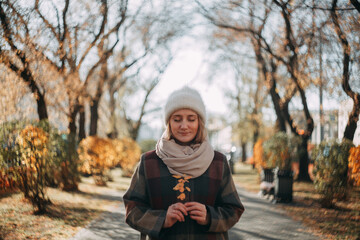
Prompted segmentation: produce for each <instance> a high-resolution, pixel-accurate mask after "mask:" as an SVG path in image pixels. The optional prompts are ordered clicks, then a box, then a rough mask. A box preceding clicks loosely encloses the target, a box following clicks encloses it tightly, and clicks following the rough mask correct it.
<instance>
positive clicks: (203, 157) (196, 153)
mask: <svg viewBox="0 0 360 240" xmlns="http://www.w3.org/2000/svg"><path fill="white" fill-rule="evenodd" d="M156 154H157V155H158V156H159V157H160V158H161V159H162V160H163V162H164V163H165V164H166V166H167V167H168V169H169V171H170V173H171V174H176V175H180V176H185V175H187V176H191V177H192V178H196V177H199V176H200V175H202V174H203V173H204V172H205V171H206V170H207V169H208V167H209V166H210V164H211V162H212V160H213V158H214V149H213V148H212V146H211V145H210V144H209V142H208V141H207V140H205V141H204V142H202V143H198V144H191V145H187V146H183V145H179V144H177V143H176V142H175V141H174V140H173V139H171V140H167V139H165V138H163V137H161V138H160V139H159V141H158V142H157V144H156Z"/></svg>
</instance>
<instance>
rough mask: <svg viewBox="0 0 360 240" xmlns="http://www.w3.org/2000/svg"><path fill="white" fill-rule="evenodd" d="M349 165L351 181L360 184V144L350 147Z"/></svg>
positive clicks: (355, 184) (356, 184)
mask: <svg viewBox="0 0 360 240" xmlns="http://www.w3.org/2000/svg"><path fill="white" fill-rule="evenodd" d="M348 167H349V179H350V181H351V182H352V183H353V185H354V186H360V145H359V146H357V147H352V148H351V149H350V155H349V166H348Z"/></svg>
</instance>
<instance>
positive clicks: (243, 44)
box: [0, 0, 360, 190]
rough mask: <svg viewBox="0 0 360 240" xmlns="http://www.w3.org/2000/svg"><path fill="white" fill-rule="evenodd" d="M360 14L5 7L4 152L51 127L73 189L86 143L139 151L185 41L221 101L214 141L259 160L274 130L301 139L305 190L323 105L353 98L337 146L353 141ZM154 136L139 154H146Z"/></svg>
mask: <svg viewBox="0 0 360 240" xmlns="http://www.w3.org/2000/svg"><path fill="white" fill-rule="evenodd" d="M359 14H360V13H359V1H357V0H352V1H345V0H341V1H340V0H332V1H313V0H307V1H297V0H287V1H285V0H261V1H256V3H255V2H254V1H250V0H239V1H234V0H226V1H214V0H197V1H187V0H185V1H172V0H171V1H145V0H138V1H127V0H90V1H70V0H65V1H57V0H42V1H40V0H32V1H26V2H25V1H20V0H3V1H1V2H0V36H1V37H0V73H1V74H0V96H1V101H0V109H1V114H0V122H1V123H2V124H3V126H5V125H6V127H3V128H2V131H3V132H2V137H1V139H2V143H3V144H2V145H3V146H6V147H3V148H6V149H12V150H14V149H15V148H16V147H15V145H16V144H15V145H14V143H13V142H12V141H10V140H9V139H8V137H7V136H13V137H12V138H14V139H16V137H17V134H18V133H16V132H17V130H14V129H18V132H21V130H22V127H25V126H26V124H25V123H23V124H20V125H21V126H22V127H19V126H18V127H16V128H15V127H11V126H12V124H19V123H16V122H17V121H22V120H47V121H44V122H45V125H46V124H48V126H44V129H45V131H46V129H56V131H55V130H52V131H53V132H52V134H54V136H55V135H56V136H57V137H56V138H54V139H58V141H59V142H61V144H58V145H59V146H63V149H65V150H64V151H65V152H66V155H65V156H63V158H64V159H62V160H61V161H60V160H59V162H61V163H59V164H60V165H59V174H60V175H61V174H62V175H63V178H64V179H66V177H65V176H68V175H67V174H69V173H71V172H73V175H74V177H73V178H72V180H71V181H70V182H68V183H66V182H62V181H61V180H58V182H60V183H59V184H60V185H61V184H62V186H63V188H64V189H69V190H70V189H76V188H77V185H76V176H77V171H76V170H75V169H74V165H71V164H75V163H76V162H77V160H78V156H77V154H78V152H77V150H78V145H79V143H80V142H81V141H82V140H83V139H85V140H84V141H83V142H82V144H81V149H88V148H89V146H90V145H91V144H92V143H94V142H100V143H101V144H103V145H104V146H105V145H106V146H108V147H109V146H111V148H116V146H117V145H116V144H115V143H114V142H112V141H116V140H117V139H122V140H123V139H127V138H131V139H132V140H134V141H136V140H137V141H138V142H139V143H140V140H141V139H140V137H139V135H141V134H140V132H141V128H142V127H143V126H144V125H146V124H147V123H151V122H153V121H155V119H154V118H151V116H152V115H151V114H154V113H156V114H157V115H161V113H160V111H159V110H160V109H161V106H162V104H161V106H160V104H159V102H158V101H161V98H159V97H160V96H158V95H156V94H155V93H154V92H156V90H157V87H158V86H159V85H160V84H161V83H162V82H163V81H164V75H166V72H167V70H168V68H169V66H171V64H172V63H173V62H174V60H175V59H176V57H177V54H178V53H179V52H181V51H182V50H183V49H184V47H185V46H183V45H186V44H187V42H186V41H184V38H192V39H195V40H194V41H195V42H197V44H198V45H196V46H195V48H196V47H199V48H200V47H202V48H205V49H206V50H207V54H208V55H207V56H208V57H206V59H205V64H206V66H207V68H206V70H207V71H206V72H207V73H206V74H203V75H201V74H202V73H201V71H200V70H199V75H198V76H197V77H198V78H204V79H205V81H204V82H203V85H216V86H217V88H218V89H219V90H220V91H222V92H223V95H224V98H225V101H226V104H227V109H228V110H227V111H226V114H222V116H218V115H216V114H215V116H214V115H211V114H210V118H209V129H210V136H215V135H216V134H214V132H215V131H217V129H222V128H224V127H228V126H230V129H231V130H230V131H231V133H230V134H231V137H230V141H231V142H230V143H231V144H234V145H237V146H239V148H240V149H241V151H240V152H241V156H240V157H239V158H241V159H242V161H245V160H246V159H247V158H249V157H250V156H252V155H256V154H255V153H254V152H253V151H255V150H254V148H253V147H254V146H257V147H259V146H260V145H261V144H260V145H259V144H258V145H256V143H257V142H258V141H261V142H263V141H266V139H269V138H270V137H271V136H273V135H274V134H275V133H277V132H283V133H284V132H286V133H287V134H288V135H292V136H295V137H298V139H301V141H299V143H298V146H296V149H298V151H297V154H298V156H297V157H296V159H299V160H298V161H299V174H298V179H299V180H309V179H310V176H309V171H308V165H309V163H310V162H311V161H314V159H310V150H311V147H312V146H311V145H309V142H310V140H311V137H312V136H313V135H314V126H315V125H316V124H317V123H316V121H317V120H314V119H315V117H314V116H315V115H319V122H320V126H321V131H320V135H321V137H320V140H323V139H325V137H324V129H323V123H324V107H323V99H325V98H327V99H331V100H333V102H337V103H340V102H342V101H344V100H349V99H351V102H352V103H353V104H352V105H351V111H350V115H349V116H348V118H347V125H346V127H345V130H344V133H343V134H342V135H341V136H342V137H341V138H343V139H347V140H350V141H353V139H354V133H355V131H356V128H357V123H358V121H359V112H360V96H359V93H360V81H359V76H360V74H359V62H360V61H359V58H360V55H359V54H360V44H359V42H360V23H359V21H358V19H359ZM218 79H219V80H218ZM168 81H170V80H168ZM189 81H193V82H195V81H199V80H198V79H191V80H188V83H190V84H192V82H189ZM204 88H205V87H204ZM202 90H203V89H202ZM161 93H162V94H163V95H164V96H165V95H166V94H168V93H169V92H168V91H167V90H166V89H165V90H164V89H162V92H161ZM314 98H316V99H319V100H317V101H318V102H319V106H318V107H317V106H316V107H314ZM159 99H160V100H159ZM205 102H207V100H206V99H205ZM314 108H315V109H316V108H317V109H318V110H317V112H315V113H314V111H312V109H314ZM149 116H150V117H149ZM346 117H347V116H346ZM157 120H158V119H157ZM9 126H10V127H9ZM160 132H161V129H160ZM89 136H91V137H90V138H89ZM158 137H159V136H150V138H151V139H146V141H144V142H143V144H142V145H141V144H140V145H141V146H142V147H143V149H149V148H151V147H152V146H153V145H154V139H157V138H158ZM105 138H111V139H113V140H111V141H110V140H106V139H105ZM86 139H87V140H86ZM89 139H93V140H89ZM94 139H95V140H96V141H95V140H94ZM122 140H121V141H122ZM142 140H144V139H142ZM54 141H55V140H54ZM50 142H51V141H50ZM86 143H88V144H86ZM90 143H91V144H90ZM53 145H56V144H53ZM120 145H121V144H120ZM134 145H135V143H134ZM114 146H115V147H114ZM134 149H137V148H136V147H134ZM2 150H4V149H2ZM98 150H99V153H100V152H101V151H102V150H101V149H98ZM84 151H85V150H84ZM87 151H88V150H86V151H85V153H84V154H85V155H84V156H81V157H80V158H83V159H84V162H87V164H88V165H89V166H90V165H91V164H93V165H96V164H98V162H99V161H100V160H98V159H102V158H103V157H101V156H100V155H99V154H98V155H99V156H98V157H97V160H96V159H95V160H94V159H90V158H88V156H91V154H90V153H89V152H87ZM136 151H137V150H136ZM13 152H16V151H15V150H14V151H13ZM54 152H56V151H55V150H54ZM113 152H116V151H115V150H114V151H113ZM2 153H3V154H2V156H5V155H6V157H3V160H2V161H3V162H1V161H0V166H9V162H8V161H9V159H10V158H11V159H12V160H13V159H14V158H16V156H15V157H14V156H12V155H11V154H9V151H8V150H6V151H2ZM101 153H102V152H101ZM10 155H11V156H10ZM133 155H136V154H133ZM260 155H261V156H262V155H263V154H260ZM136 156H137V155H136ZM356 156H357V155H356ZM5 158H6V159H5ZM4 159H5V160H4ZM100 162H101V161H100ZM14 164H15V163H14ZM76 164H77V163H76ZM76 164H75V167H76ZM118 165H119V164H118ZM104 166H105V165H104ZM109 166H113V165H111V164H109ZM104 168H105V167H101V168H100V170H99V171H103V170H102V169H104ZM352 169H358V167H357V165H356V164H355V165H354V167H353V168H352ZM129 172H130V171H129ZM0 174H2V175H3V174H4V173H3V172H0ZM60 179H61V178H60ZM67 179H69V178H67ZM64 181H65V180H64Z"/></svg>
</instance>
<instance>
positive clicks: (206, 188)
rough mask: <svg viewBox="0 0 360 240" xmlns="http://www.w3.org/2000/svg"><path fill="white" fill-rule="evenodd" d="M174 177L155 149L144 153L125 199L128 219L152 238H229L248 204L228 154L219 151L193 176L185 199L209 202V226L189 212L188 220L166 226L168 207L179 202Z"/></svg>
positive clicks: (130, 223) (188, 184) (132, 225)
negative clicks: (233, 176)
mask: <svg viewBox="0 0 360 240" xmlns="http://www.w3.org/2000/svg"><path fill="white" fill-rule="evenodd" d="M177 183H178V179H176V178H174V177H173V176H172V175H171V174H170V172H169V170H168V168H167V166H166V165H165V164H164V163H163V161H162V160H161V159H160V158H159V157H158V156H157V155H156V153H155V151H151V152H147V153H145V154H143V155H142V156H141V160H140V163H139V165H138V167H137V169H136V171H135V173H134V175H133V177H132V181H131V185H130V187H129V189H128V190H127V192H126V193H125V195H124V197H123V199H124V203H125V207H126V222H127V223H128V224H129V225H130V226H131V227H132V228H134V229H136V230H138V231H140V232H141V233H143V234H146V235H148V236H149V237H150V239H153V240H155V239H164V240H171V239H176V240H181V239H184V240H191V239H193V240H203V239H204V240H205V239H209V240H210V239H214V240H215V239H228V234H227V231H228V230H229V229H230V228H231V227H232V226H233V225H234V224H235V223H236V222H237V221H238V220H239V218H240V216H241V214H242V213H243V212H244V207H243V205H242V203H241V202H240V199H239V196H238V194H237V191H236V188H235V185H234V182H233V179H232V176H231V173H230V169H229V165H228V162H227V160H226V157H225V156H224V155H223V154H221V153H219V152H216V151H215V156H214V159H213V161H212V163H211V164H210V166H209V168H208V169H207V170H206V172H205V173H204V174H203V175H201V176H200V177H197V178H194V179H189V182H188V183H187V185H186V186H188V187H189V188H190V189H189V190H190V192H188V191H185V192H186V198H185V199H184V200H183V202H185V201H195V202H199V203H202V204H205V205H206V208H207V211H208V214H210V223H209V225H207V226H203V225H199V224H198V223H197V222H196V221H194V220H192V219H190V218H189V217H188V216H185V222H177V223H175V224H174V225H173V226H172V227H171V228H162V226H163V224H164V221H165V217H166V211H167V209H168V207H169V206H170V205H172V204H174V203H176V202H179V201H181V200H179V199H178V198H177V197H178V196H179V192H177V191H175V190H174V189H173V188H174V186H175V185H177Z"/></svg>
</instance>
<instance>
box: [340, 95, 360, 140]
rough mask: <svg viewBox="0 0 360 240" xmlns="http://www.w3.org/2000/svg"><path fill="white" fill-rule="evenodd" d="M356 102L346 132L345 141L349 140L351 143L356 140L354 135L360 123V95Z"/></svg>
mask: <svg viewBox="0 0 360 240" xmlns="http://www.w3.org/2000/svg"><path fill="white" fill-rule="evenodd" d="M353 100H354V106H353V109H352V111H351V112H350V115H349V119H348V123H347V125H346V128H345V131H344V137H343V139H348V140H350V141H353V140H354V135H355V132H356V129H357V123H358V121H359V114H360V95H359V94H357V98H355V99H353Z"/></svg>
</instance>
